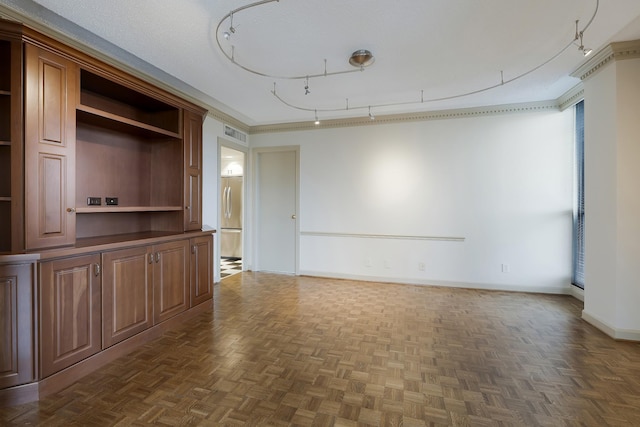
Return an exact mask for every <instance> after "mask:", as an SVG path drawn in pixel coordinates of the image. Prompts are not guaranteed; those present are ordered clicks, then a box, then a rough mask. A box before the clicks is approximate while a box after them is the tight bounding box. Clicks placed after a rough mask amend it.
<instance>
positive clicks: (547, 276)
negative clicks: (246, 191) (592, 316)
mask: <svg viewBox="0 0 640 427" xmlns="http://www.w3.org/2000/svg"><path fill="white" fill-rule="evenodd" d="M280 145H299V146H300V173H301V177H300V181H301V182H300V195H301V196H300V197H301V200H300V212H299V216H298V218H299V221H300V230H301V238H300V273H301V274H311V275H323V276H333V277H348V278H363V279H372V280H388V281H394V282H406V283H425V284H445V285H452V286H472V287H479V288H492V289H515V290H523V291H524V290H526V291H543V292H567V289H568V286H569V283H570V275H571V209H572V191H573V190H572V189H573V178H572V171H573V111H572V109H569V110H567V111H565V112H562V113H561V112H534V113H518V114H510V115H500V116H488V117H473V118H460V119H448V120H438V121H423V122H408V123H401V124H386V125H372V126H360V127H352V128H338V129H318V130H311V131H298V132H283V133H273V134H254V135H252V137H251V147H252V148H253V147H267V146H280ZM322 233H335V234H331V235H322ZM348 234H363V235H394V236H405V237H404V238H393V239H390V238H371V237H369V238H366V237H358V236H348ZM431 236H436V237H463V238H464V240H463V241H444V240H428V239H425V238H428V237H431ZM421 263H423V264H424V271H422V270H420V269H419V265H420V264H421ZM503 264H507V269H508V272H503V271H502V270H503V266H502V265H503Z"/></svg>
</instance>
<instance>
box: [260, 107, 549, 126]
mask: <svg viewBox="0 0 640 427" xmlns="http://www.w3.org/2000/svg"><path fill="white" fill-rule="evenodd" d="M559 109H560V108H559V105H558V102H557V101H555V100H553V101H539V102H528V103H521V104H505V105H493V106H487V107H476V108H462V109H454V110H439V111H425V112H418V113H406V114H391V115H385V116H379V115H376V119H375V120H371V119H370V118H369V117H354V118H347V119H334V120H323V121H321V122H320V124H318V125H316V124H314V122H312V121H307V122H294V123H280V124H273V125H260V126H251V127H250V128H249V133H250V134H259V133H277V132H286V131H301V130H318V129H332V128H343V127H353V126H367V125H381V124H390V123H406V122H416V121H426V120H444V119H459V118H465V117H481V116H494V115H502V114H513V113H531V112H537V111H558V110H559Z"/></svg>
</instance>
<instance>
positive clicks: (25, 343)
mask: <svg viewBox="0 0 640 427" xmlns="http://www.w3.org/2000/svg"><path fill="white" fill-rule="evenodd" d="M34 268H35V267H34V264H33V263H31V264H19V265H0V389H2V388H5V387H11V386H14V385H18V384H24V383H28V382H30V381H33V379H34V365H33V321H32V318H33V312H32V305H33V303H32V296H33V291H32V289H33V278H34V277H35V275H34Z"/></svg>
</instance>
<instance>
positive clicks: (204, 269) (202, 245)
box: [189, 236, 213, 307]
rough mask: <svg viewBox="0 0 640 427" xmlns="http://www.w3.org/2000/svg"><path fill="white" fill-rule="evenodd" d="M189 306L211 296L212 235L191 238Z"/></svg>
mask: <svg viewBox="0 0 640 427" xmlns="http://www.w3.org/2000/svg"><path fill="white" fill-rule="evenodd" d="M189 243H190V244H191V263H190V267H191V280H190V290H191V307H194V306H196V305H198V304H200V303H202V302H204V301H206V300H208V299H211V298H212V297H213V236H205V237H196V238H193V239H191V241H190V242H189Z"/></svg>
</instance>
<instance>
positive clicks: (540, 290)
mask: <svg viewBox="0 0 640 427" xmlns="http://www.w3.org/2000/svg"><path fill="white" fill-rule="evenodd" d="M299 274H300V275H301V276H313V277H326V278H332V279H347V280H362V281H365V282H382V283H398V284H405V285H419V286H442V287H447V288H465V289H481V290H489V291H508V292H525V293H537V294H556V295H571V289H570V288H569V285H567V286H565V287H556V286H521V285H514V284H496V283H480V282H455V281H447V280H428V279H425V280H421V279H407V278H400V277H378V276H365V275H356V274H340V273H327V272H322V271H310V270H301V271H300V273H299Z"/></svg>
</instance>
